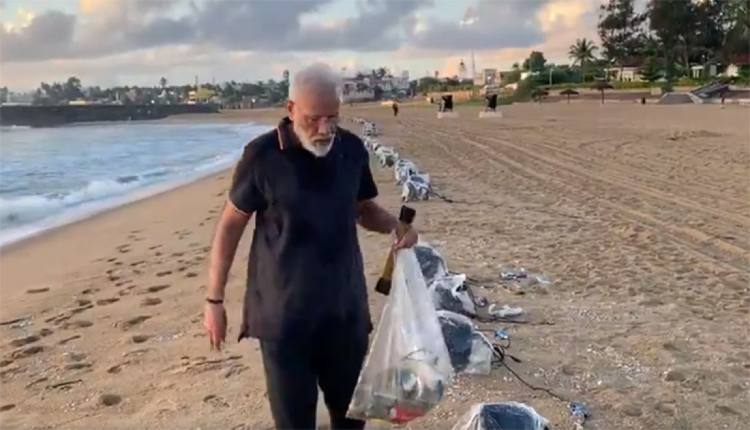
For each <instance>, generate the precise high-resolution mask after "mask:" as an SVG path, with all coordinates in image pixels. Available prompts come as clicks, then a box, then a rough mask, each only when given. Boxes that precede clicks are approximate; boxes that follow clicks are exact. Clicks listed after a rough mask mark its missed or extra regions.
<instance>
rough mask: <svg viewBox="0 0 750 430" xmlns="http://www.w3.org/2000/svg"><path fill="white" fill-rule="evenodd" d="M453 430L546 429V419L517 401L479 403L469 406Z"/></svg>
mask: <svg viewBox="0 0 750 430" xmlns="http://www.w3.org/2000/svg"><path fill="white" fill-rule="evenodd" d="M453 430H548V427H547V419H546V418H544V417H543V416H541V415H539V414H538V413H537V412H536V411H535V410H534V408H532V407H530V406H527V405H525V404H523V403H518V402H501V403H480V404H477V405H474V406H472V407H471V409H470V410H469V412H467V413H466V414H465V415H464V416H463V417H461V419H459V420H458V422H457V423H456V424H455V425H454V426H453Z"/></svg>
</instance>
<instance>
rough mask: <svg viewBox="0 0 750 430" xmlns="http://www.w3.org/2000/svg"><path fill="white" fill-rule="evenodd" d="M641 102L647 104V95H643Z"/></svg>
mask: <svg viewBox="0 0 750 430" xmlns="http://www.w3.org/2000/svg"><path fill="white" fill-rule="evenodd" d="M641 104H642V105H645V104H646V97H641Z"/></svg>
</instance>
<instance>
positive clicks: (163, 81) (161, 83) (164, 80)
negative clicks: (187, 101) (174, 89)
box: [159, 76, 167, 89]
mask: <svg viewBox="0 0 750 430" xmlns="http://www.w3.org/2000/svg"><path fill="white" fill-rule="evenodd" d="M159 86H160V87H161V88H162V89H164V88H166V87H167V78H165V77H164V76H162V77H161V79H159Z"/></svg>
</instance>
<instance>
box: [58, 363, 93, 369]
mask: <svg viewBox="0 0 750 430" xmlns="http://www.w3.org/2000/svg"><path fill="white" fill-rule="evenodd" d="M91 367H93V364H91V363H70V364H66V365H65V370H82V369H90V368H91Z"/></svg>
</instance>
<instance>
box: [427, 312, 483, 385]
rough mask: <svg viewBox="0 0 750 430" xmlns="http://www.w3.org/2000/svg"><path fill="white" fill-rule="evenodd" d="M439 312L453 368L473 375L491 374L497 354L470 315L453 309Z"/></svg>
mask: <svg viewBox="0 0 750 430" xmlns="http://www.w3.org/2000/svg"><path fill="white" fill-rule="evenodd" d="M437 314H438V321H440V327H441V329H442V330H443V338H445V346H447V347H448V354H450V356H451V364H453V370H454V371H455V372H456V373H458V372H463V373H469V374H473V375H487V374H489V373H490V370H492V358H493V356H494V355H495V354H494V351H493V348H492V343H491V342H490V341H489V340H488V339H487V338H485V337H484V335H483V334H482V333H480V332H478V331H477V330H476V327H474V323H472V322H471V320H470V319H469V318H468V317H466V316H464V315H461V314H457V313H455V312H451V311H438V312H437Z"/></svg>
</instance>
